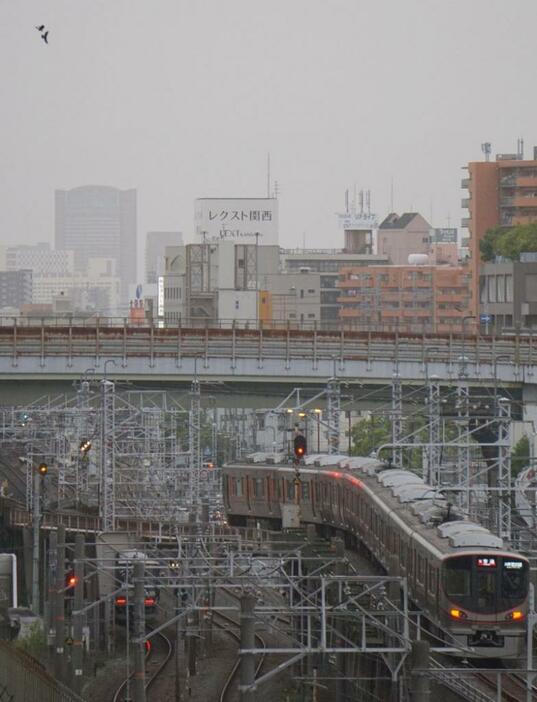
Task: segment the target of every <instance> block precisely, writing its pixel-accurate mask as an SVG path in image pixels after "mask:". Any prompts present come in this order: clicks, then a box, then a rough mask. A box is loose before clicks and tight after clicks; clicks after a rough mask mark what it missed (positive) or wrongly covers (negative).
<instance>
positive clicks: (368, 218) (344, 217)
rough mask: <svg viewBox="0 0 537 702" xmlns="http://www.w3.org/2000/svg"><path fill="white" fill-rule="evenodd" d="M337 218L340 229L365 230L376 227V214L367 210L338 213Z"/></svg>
mask: <svg viewBox="0 0 537 702" xmlns="http://www.w3.org/2000/svg"><path fill="white" fill-rule="evenodd" d="M337 218H338V222H339V226H340V228H341V229H346V230H354V229H358V230H365V231H367V230H371V229H377V227H378V219H377V215H375V214H370V213H368V212H345V213H344V214H341V213H338V216H337Z"/></svg>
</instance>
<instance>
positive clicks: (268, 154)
mask: <svg viewBox="0 0 537 702" xmlns="http://www.w3.org/2000/svg"><path fill="white" fill-rule="evenodd" d="M267 197H270V151H269V152H268V153H267Z"/></svg>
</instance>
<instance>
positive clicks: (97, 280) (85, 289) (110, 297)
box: [33, 258, 121, 316]
mask: <svg viewBox="0 0 537 702" xmlns="http://www.w3.org/2000/svg"><path fill="white" fill-rule="evenodd" d="M87 268H88V270H87V273H86V274H76V275H65V276H55V277H52V276H44V275H40V276H35V277H34V279H33V303H34V304H52V303H53V302H54V300H55V299H56V298H59V297H61V296H66V297H68V298H69V299H70V300H71V301H72V304H73V307H74V308H76V309H79V310H90V309H91V310H95V311H96V312H98V313H99V314H102V315H107V316H112V315H115V314H117V313H118V307H119V303H120V295H121V281H120V279H119V278H118V277H117V276H116V275H115V261H113V260H112V259H99V258H94V259H89V261H88V266H87Z"/></svg>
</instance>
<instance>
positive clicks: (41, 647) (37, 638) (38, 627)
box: [15, 622, 47, 658]
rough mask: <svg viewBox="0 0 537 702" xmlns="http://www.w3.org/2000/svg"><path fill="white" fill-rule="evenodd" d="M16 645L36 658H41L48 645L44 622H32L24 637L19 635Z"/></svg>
mask: <svg viewBox="0 0 537 702" xmlns="http://www.w3.org/2000/svg"><path fill="white" fill-rule="evenodd" d="M15 646H16V647H17V648H18V649H20V650H21V651H24V652H25V653H28V654H30V655H31V656H33V657H34V658H39V656H40V655H42V654H43V653H45V651H46V647H47V640H46V637H45V629H44V628H43V624H42V623H41V622H35V623H34V624H32V626H31V628H30V630H29V631H28V633H27V634H26V636H24V637H23V638H20V636H19V638H17V639H16V641H15Z"/></svg>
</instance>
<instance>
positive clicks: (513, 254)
mask: <svg viewBox="0 0 537 702" xmlns="http://www.w3.org/2000/svg"><path fill="white" fill-rule="evenodd" d="M495 245H496V253H497V255H498V256H504V257H505V258H508V259H509V260H511V261H519V260H520V254H521V253H524V252H525V251H537V224H519V225H518V226H516V227H512V228H511V229H508V230H507V231H505V232H504V233H503V234H502V235H501V236H499V237H498V238H497V239H496V242H495Z"/></svg>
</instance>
